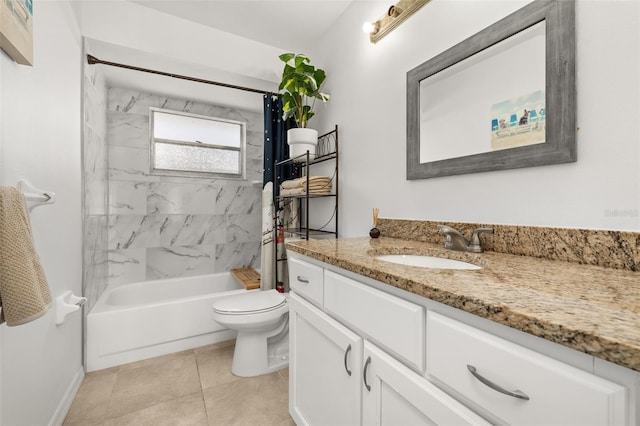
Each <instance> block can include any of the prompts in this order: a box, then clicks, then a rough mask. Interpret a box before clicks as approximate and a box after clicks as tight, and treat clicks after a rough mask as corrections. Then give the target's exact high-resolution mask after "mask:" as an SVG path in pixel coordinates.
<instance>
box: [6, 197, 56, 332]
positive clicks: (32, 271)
mask: <svg viewBox="0 0 640 426" xmlns="http://www.w3.org/2000/svg"><path fill="white" fill-rule="evenodd" d="M0 247H2V250H0V306H1V307H2V312H0V324H1V323H3V322H5V321H6V322H7V325H9V326H14V325H21V324H24V323H27V322H29V321H33V320H35V319H37V318H40V317H41V316H42V315H44V314H45V313H46V312H47V310H48V309H49V308H50V307H51V306H52V304H53V302H52V299H51V292H50V290H49V284H48V283H47V278H46V276H45V274H44V270H43V269H42V265H41V264H40V259H39V257H38V254H37V253H36V251H35V248H34V245H33V236H32V233H31V221H30V219H29V214H28V213H27V206H26V201H25V198H24V194H23V193H22V192H21V191H19V190H18V189H16V188H12V187H0Z"/></svg>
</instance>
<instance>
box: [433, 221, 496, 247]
mask: <svg viewBox="0 0 640 426" xmlns="http://www.w3.org/2000/svg"><path fill="white" fill-rule="evenodd" d="M438 233H439V234H442V235H444V236H446V237H447V239H446V240H445V242H444V248H446V249H449V250H457V251H470V252H472V253H482V252H483V251H484V250H483V249H482V245H481V244H480V237H479V236H478V235H479V234H481V233H486V234H493V228H478V229H476V230H475V231H473V235H472V236H471V241H467V239H466V238H465V237H464V235H462V234H461V233H460V231H458V230H457V229H455V228H452V227H451V226H447V225H438Z"/></svg>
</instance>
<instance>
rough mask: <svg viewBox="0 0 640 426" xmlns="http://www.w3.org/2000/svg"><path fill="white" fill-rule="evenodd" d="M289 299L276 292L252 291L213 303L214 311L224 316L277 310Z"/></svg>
mask: <svg viewBox="0 0 640 426" xmlns="http://www.w3.org/2000/svg"><path fill="white" fill-rule="evenodd" d="M285 303H287V299H286V298H285V297H284V296H283V295H282V294H281V293H278V292H277V291H276V290H265V291H260V290H258V291H250V292H248V293H244V294H236V295H233V296H229V297H225V298H222V299H220V300H218V301H216V302H214V303H213V310H214V311H216V312H220V313H224V314H251V313H257V312H266V311H271V310H273V309H277V308H279V307H281V306H282V305H284V304H285Z"/></svg>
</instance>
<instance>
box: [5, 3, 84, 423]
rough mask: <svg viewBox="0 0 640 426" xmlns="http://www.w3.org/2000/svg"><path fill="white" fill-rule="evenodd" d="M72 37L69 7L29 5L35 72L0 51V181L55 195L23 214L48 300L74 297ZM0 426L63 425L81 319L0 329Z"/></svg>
mask: <svg viewBox="0 0 640 426" xmlns="http://www.w3.org/2000/svg"><path fill="white" fill-rule="evenodd" d="M80 40H81V39H80V34H79V29H78V26H77V23H76V21H75V18H74V16H73V13H72V11H71V8H70V7H69V5H68V4H67V3H61V2H45V1H40V0H36V1H35V2H34V48H35V59H34V60H35V63H34V66H33V67H25V66H21V65H17V64H15V63H14V62H13V61H12V60H11V59H10V58H9V57H8V56H6V55H5V54H4V53H0V70H1V71H0V81H1V88H2V89H1V92H2V101H1V105H2V106H1V123H2V128H1V138H0V151H1V152H2V155H1V156H0V183H1V184H2V185H15V184H16V181H17V180H18V179H20V178H26V179H29V180H30V181H31V182H32V183H33V184H34V185H36V186H37V187H40V188H43V189H47V190H51V191H54V192H55V193H56V203H55V204H53V205H46V206H41V207H38V208H36V209H35V210H34V211H33V213H32V214H31V221H32V226H33V232H34V238H35V243H36V249H37V251H38V253H39V255H40V259H41V261H42V264H43V267H44V270H45V273H46V275H47V278H48V281H49V285H50V288H51V293H52V296H53V297H54V298H55V297H56V296H58V295H60V294H61V293H62V292H63V291H65V290H73V291H74V292H75V293H76V294H81V259H82V257H81V216H80V211H81V209H80V194H81V192H80V82H81V73H80V57H81V46H80ZM0 356H1V359H2V366H1V375H0V393H1V396H0V401H1V406H2V413H1V417H0V423H1V424H3V425H46V424H50V423H53V424H61V422H62V420H63V419H64V415H65V414H66V409H67V408H68V406H67V405H68V404H70V403H71V399H70V398H73V397H74V395H75V387H76V386H77V385H79V381H80V380H81V379H82V374H83V373H82V367H81V363H82V360H81V316H80V314H79V313H77V314H74V315H71V316H69V317H67V321H66V322H65V323H64V324H62V325H60V326H56V324H55V308H52V309H51V310H49V311H48V313H47V314H46V315H45V316H44V317H42V318H39V319H37V320H35V321H33V322H31V323H28V324H26V325H21V326H17V327H7V326H6V325H2V326H0Z"/></svg>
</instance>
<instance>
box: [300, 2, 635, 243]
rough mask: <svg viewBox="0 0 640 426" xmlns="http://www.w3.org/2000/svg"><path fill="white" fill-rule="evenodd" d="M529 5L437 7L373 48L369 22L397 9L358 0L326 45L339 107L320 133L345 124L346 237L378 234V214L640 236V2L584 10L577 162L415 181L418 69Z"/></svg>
mask: <svg viewBox="0 0 640 426" xmlns="http://www.w3.org/2000/svg"><path fill="white" fill-rule="evenodd" d="M526 3H527V2H526V1H524V2H523V1H514V0H509V1H478V0H473V1H471V0H433V1H431V2H430V3H428V4H427V5H426V6H424V7H423V8H422V9H421V10H419V11H418V12H417V13H416V14H415V15H413V16H411V17H410V18H409V19H408V20H407V21H405V22H404V23H403V24H402V25H401V26H400V27H399V28H397V29H396V30H394V31H393V32H392V33H391V34H389V35H387V36H386V37H385V38H384V39H382V40H381V41H380V42H378V43H377V44H371V43H370V42H369V40H368V37H367V35H366V34H364V33H363V32H362V31H361V26H362V23H363V22H364V21H365V20H375V19H377V18H378V17H380V16H381V15H382V14H383V13H384V12H385V11H386V8H387V7H388V5H387V4H386V3H382V2H354V3H353V5H352V6H351V7H350V8H349V9H348V10H347V11H346V12H345V14H343V15H342V17H341V18H340V20H339V21H338V22H337V23H336V25H335V26H334V27H333V28H332V29H331V31H330V32H329V33H328V34H327V35H326V36H325V37H324V38H323V39H322V40H321V41H320V42H319V43H318V45H317V46H316V49H315V51H314V52H313V54H312V58H313V59H314V62H315V63H316V65H318V66H321V67H322V68H324V69H325V70H326V71H327V75H328V78H327V86H326V90H327V91H328V92H329V93H330V94H331V96H332V98H331V101H330V103H329V104H327V107H326V108H325V109H324V110H323V111H322V112H321V113H320V114H318V117H319V119H318V120H317V121H316V122H315V124H314V126H318V128H319V129H320V130H324V129H329V128H331V127H332V126H333V124H334V123H338V124H339V125H340V143H341V145H340V146H341V153H340V155H341V161H340V166H341V169H340V177H341V189H340V193H341V197H340V203H341V205H340V212H341V213H340V214H341V224H342V225H341V233H342V235H343V236H356V235H366V234H367V232H368V229H369V228H370V227H371V223H370V222H371V208H373V207H379V208H380V216H381V217H388V218H406V219H418V220H445V221H461V222H481V223H492V224H519V225H532V226H559V227H569V228H595V229H615V230H635V231H638V230H640V148H639V147H640V135H639V133H640V127H639V125H638V117H639V116H640V86H639V84H638V80H639V77H638V76H639V75H640V69H639V63H640V3H639V2H638V1H616V2H611V1H585V0H578V2H577V7H576V9H577V10H576V21H577V25H576V26H577V92H578V105H577V111H578V113H577V117H578V120H577V121H578V126H579V128H580V130H579V132H578V137H577V144H578V162H577V163H570V164H564V165H553V166H545V167H533V168H527V169H519V170H509V171H498V172H488V173H476V174H469V175H462V176H452V177H442V178H436V179H425V180H416V181H407V180H406V179H405V176H406V166H405V162H406V137H405V131H406V118H405V114H406V98H405V90H406V88H405V84H406V72H407V71H409V70H410V69H412V68H414V67H415V66H417V65H419V64H420V63H422V62H424V61H426V60H428V59H429V58H431V57H433V56H435V55H436V54H438V53H440V52H442V51H444V50H446V49H448V48H449V47H451V46H453V45H454V44H456V43H458V42H460V41H462V40H464V39H465V38H466V37H468V36H471V35H473V34H474V33H476V32H478V31H479V30H481V29H483V28H485V27H486V26H488V25H490V24H492V23H493V22H495V21H497V20H498V19H500V18H502V17H504V16H506V15H508V14H510V13H512V12H513V11H515V10H517V9H519V8H520V7H522V6H523V5H524V4H526ZM612 28H615V31H613V30H611V29H612ZM478 78H479V81H482V76H479V77H478Z"/></svg>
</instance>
